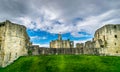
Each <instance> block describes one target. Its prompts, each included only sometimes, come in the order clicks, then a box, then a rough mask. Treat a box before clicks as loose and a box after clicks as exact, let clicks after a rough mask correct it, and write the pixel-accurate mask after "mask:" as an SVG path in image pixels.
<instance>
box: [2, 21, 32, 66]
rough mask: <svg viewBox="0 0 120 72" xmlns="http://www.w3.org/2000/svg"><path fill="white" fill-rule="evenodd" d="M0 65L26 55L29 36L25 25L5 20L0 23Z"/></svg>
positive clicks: (5, 64)
mask: <svg viewBox="0 0 120 72" xmlns="http://www.w3.org/2000/svg"><path fill="white" fill-rule="evenodd" d="M0 32H1V33H0V66H2V67H5V66H7V65H8V64H10V63H12V62H13V61H14V60H16V59H17V58H18V57H20V56H24V55H27V49H26V47H27V46H29V44H30V42H29V37H28V35H27V33H26V27H25V26H22V25H18V24H14V23H11V22H10V21H6V22H3V23H0Z"/></svg>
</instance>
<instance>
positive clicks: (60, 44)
mask: <svg viewBox="0 0 120 72" xmlns="http://www.w3.org/2000/svg"><path fill="white" fill-rule="evenodd" d="M50 48H74V42H73V41H70V40H69V39H68V40H62V37H61V34H58V39H57V40H53V41H51V42H50Z"/></svg>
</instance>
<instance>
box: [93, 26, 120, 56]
mask: <svg viewBox="0 0 120 72" xmlns="http://www.w3.org/2000/svg"><path fill="white" fill-rule="evenodd" d="M94 42H95V48H102V50H103V51H102V52H101V53H104V54H106V55H120V24H116V25H113V24H108V25H105V26H103V27H101V28H99V29H98V30H97V31H96V32H95V35H94Z"/></svg>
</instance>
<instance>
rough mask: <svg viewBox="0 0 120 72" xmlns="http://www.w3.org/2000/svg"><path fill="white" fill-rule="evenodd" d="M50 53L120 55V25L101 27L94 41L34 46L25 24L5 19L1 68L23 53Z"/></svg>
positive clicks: (0, 44)
mask: <svg viewBox="0 0 120 72" xmlns="http://www.w3.org/2000/svg"><path fill="white" fill-rule="evenodd" d="M41 54H42V55H43V54H45V55H51V54H55V55H58V54H92V55H114V56H120V24H116V25H113V24H108V25H105V26H103V27H101V28H99V29H98V30H97V31H96V32H95V34H94V38H93V39H92V40H91V41H87V42H85V43H77V44H76V47H74V42H73V41H70V40H69V39H68V40H62V36H61V34H58V39H57V40H52V41H51V42H50V48H43V47H39V46H37V45H31V42H30V38H29V36H28V34H27V32H26V27H25V26H23V25H18V24H15V23H11V22H10V21H8V20H6V21H5V22H1V23H0V67H5V66H7V65H9V64H10V63H12V62H13V61H14V60H16V59H17V58H19V57H20V56H25V55H41Z"/></svg>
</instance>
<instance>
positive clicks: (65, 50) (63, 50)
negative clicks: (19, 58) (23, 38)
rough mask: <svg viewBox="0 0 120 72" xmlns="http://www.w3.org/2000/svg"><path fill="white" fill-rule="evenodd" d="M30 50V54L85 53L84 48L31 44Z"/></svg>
mask: <svg viewBox="0 0 120 72" xmlns="http://www.w3.org/2000/svg"><path fill="white" fill-rule="evenodd" d="M28 50H29V51H30V52H31V54H30V55H51V54H55V55H58V54H83V49H82V48H41V47H38V46H30V47H29V48H28Z"/></svg>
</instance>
